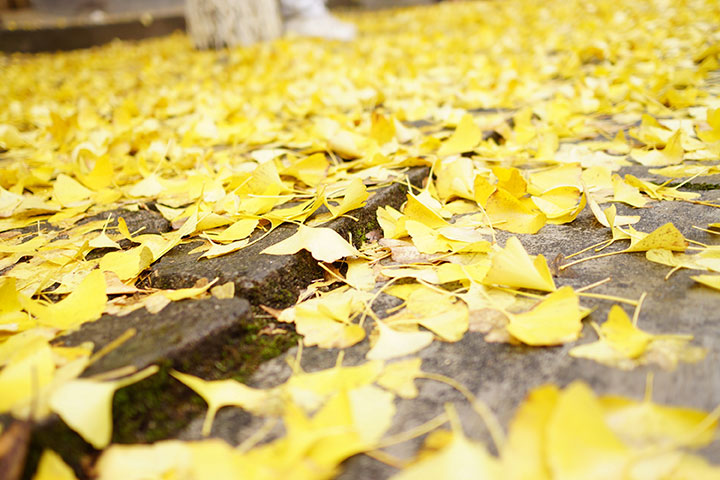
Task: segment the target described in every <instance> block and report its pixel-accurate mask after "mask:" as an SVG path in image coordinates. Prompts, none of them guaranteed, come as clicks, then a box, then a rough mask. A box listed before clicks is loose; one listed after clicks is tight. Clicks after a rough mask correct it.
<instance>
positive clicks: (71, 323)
mask: <svg viewBox="0 0 720 480" xmlns="http://www.w3.org/2000/svg"><path fill="white" fill-rule="evenodd" d="M105 290H106V284H105V275H104V274H103V272H102V271H101V270H93V271H92V272H90V273H89V274H88V275H87V276H86V277H85V278H84V279H83V281H82V282H80V284H79V285H78V286H77V288H76V289H75V290H73V291H72V292H71V293H70V294H69V295H68V296H67V297H65V298H63V299H62V300H60V301H59V302H57V303H53V304H50V305H44V304H42V303H40V302H36V301H34V300H31V299H28V298H25V299H23V297H21V300H22V302H23V307H24V308H25V310H27V311H28V312H30V313H31V314H32V315H33V316H34V317H35V318H36V319H37V321H38V323H40V324H41V325H44V326H48V327H54V328H60V329H68V328H74V327H77V326H79V325H81V324H83V323H85V322H91V321H93V320H97V319H98V318H100V316H101V315H102V313H103V310H104V309H105V304H106V303H107V299H108V297H107V295H106V294H105Z"/></svg>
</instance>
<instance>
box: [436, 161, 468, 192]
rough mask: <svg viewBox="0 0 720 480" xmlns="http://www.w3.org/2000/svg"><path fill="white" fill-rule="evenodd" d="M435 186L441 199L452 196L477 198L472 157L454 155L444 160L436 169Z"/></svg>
mask: <svg viewBox="0 0 720 480" xmlns="http://www.w3.org/2000/svg"><path fill="white" fill-rule="evenodd" d="M435 175H436V177H437V179H436V180H435V188H436V189H437V193H438V195H439V196H440V199H441V200H443V201H447V200H449V199H451V198H467V199H469V200H474V199H475V193H474V192H475V187H474V178H475V174H474V167H473V162H472V160H471V159H469V158H466V157H454V158H449V159H445V160H442V162H441V163H440V166H439V167H438V168H436V169H435Z"/></svg>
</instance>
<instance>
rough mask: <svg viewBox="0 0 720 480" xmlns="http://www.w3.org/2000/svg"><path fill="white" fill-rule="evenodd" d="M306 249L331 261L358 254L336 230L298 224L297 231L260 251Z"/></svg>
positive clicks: (277, 252) (276, 252)
mask: <svg viewBox="0 0 720 480" xmlns="http://www.w3.org/2000/svg"><path fill="white" fill-rule="evenodd" d="M303 249H304V250H308V251H309V252H310V253H311V254H312V256H313V257H314V258H315V259H316V260H320V261H322V262H327V263H332V262H335V261H337V260H340V259H341V258H345V257H353V256H359V255H360V252H358V251H357V250H356V249H355V247H353V246H352V245H350V244H349V243H348V242H347V240H345V239H344V238H342V237H341V236H340V235H339V234H338V233H337V232H336V231H334V230H332V229H330V228H324V227H306V226H305V225H299V226H298V231H297V232H296V233H294V234H293V235H291V236H290V237H288V238H286V239H285V240H282V241H280V242H278V243H276V244H275V245H271V246H269V247H267V248H266V249H265V250H263V251H262V252H260V253H264V254H266V255H292V254H294V253H297V252H299V251H300V250H303Z"/></svg>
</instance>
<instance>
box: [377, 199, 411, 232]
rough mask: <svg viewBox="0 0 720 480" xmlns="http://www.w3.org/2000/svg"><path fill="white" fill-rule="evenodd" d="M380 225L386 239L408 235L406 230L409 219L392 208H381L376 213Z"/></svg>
mask: <svg viewBox="0 0 720 480" xmlns="http://www.w3.org/2000/svg"><path fill="white" fill-rule="evenodd" d="M376 216H377V220H378V224H379V225H380V228H382V231H383V237H385V238H402V237H404V236H406V235H407V234H408V232H407V229H406V228H405V223H406V221H407V217H406V216H405V215H403V214H402V213H401V212H398V211H397V210H395V209H394V208H392V207H391V206H389V205H388V206H386V207H379V208H378V209H377V212H376Z"/></svg>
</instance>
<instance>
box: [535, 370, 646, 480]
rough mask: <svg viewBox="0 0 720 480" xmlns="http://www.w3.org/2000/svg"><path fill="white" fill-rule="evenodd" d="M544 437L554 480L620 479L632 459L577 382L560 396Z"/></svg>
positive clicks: (590, 395)
mask: <svg viewBox="0 0 720 480" xmlns="http://www.w3.org/2000/svg"><path fill="white" fill-rule="evenodd" d="M546 435H547V436H546V444H545V449H546V450H545V451H546V455H547V456H546V459H547V460H546V461H547V462H548V465H549V466H550V470H551V472H552V478H554V479H559V480H606V479H609V478H623V472H624V471H625V468H626V466H627V465H628V463H629V462H630V460H631V459H632V457H633V453H632V451H631V450H630V449H629V448H628V447H627V446H625V445H624V444H623V442H622V441H621V440H620V439H619V438H618V437H617V436H616V435H615V433H614V432H613V431H612V430H611V429H610V427H608V425H607V423H606V421H605V417H604V412H603V409H602V406H601V405H600V402H599V401H598V399H597V397H595V394H594V393H593V392H592V390H590V388H589V387H588V386H587V385H585V384H583V383H580V382H575V383H573V384H571V385H570V386H568V387H567V388H566V389H565V390H564V391H563V392H561V393H560V395H559V397H558V399H557V403H556V406H555V408H554V410H553V412H552V414H551V415H550V418H549V420H548V424H547V430H546Z"/></svg>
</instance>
